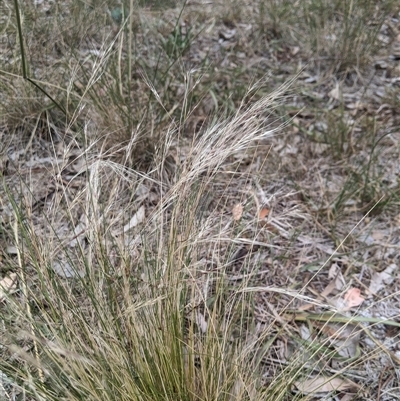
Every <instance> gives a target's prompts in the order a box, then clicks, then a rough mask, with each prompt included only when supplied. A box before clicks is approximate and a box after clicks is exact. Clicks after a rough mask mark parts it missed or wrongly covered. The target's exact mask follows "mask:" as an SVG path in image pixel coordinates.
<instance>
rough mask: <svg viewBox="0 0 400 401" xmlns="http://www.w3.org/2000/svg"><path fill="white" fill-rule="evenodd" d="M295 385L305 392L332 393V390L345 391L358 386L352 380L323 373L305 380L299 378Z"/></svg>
mask: <svg viewBox="0 0 400 401" xmlns="http://www.w3.org/2000/svg"><path fill="white" fill-rule="evenodd" d="M294 385H295V386H296V387H297V389H298V390H299V391H300V392H302V393H303V394H317V393H330V392H332V391H344V390H349V389H352V388H353V389H355V388H356V387H357V386H356V384H355V383H353V382H351V381H350V380H346V379H342V378H340V377H328V376H322V375H321V376H316V377H311V378H309V379H306V380H304V381H300V380H299V381H297V382H295V383H294Z"/></svg>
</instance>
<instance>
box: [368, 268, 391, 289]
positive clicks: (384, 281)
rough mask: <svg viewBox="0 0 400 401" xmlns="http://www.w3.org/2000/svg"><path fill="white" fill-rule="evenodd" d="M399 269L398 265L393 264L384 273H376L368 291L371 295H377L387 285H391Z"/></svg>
mask: <svg viewBox="0 0 400 401" xmlns="http://www.w3.org/2000/svg"><path fill="white" fill-rule="evenodd" d="M396 269H397V265H396V264H394V263H392V264H390V265H389V266H388V267H387V268H386V269H385V270H384V271H382V272H380V273H378V272H375V273H374V274H373V275H372V277H371V283H370V285H369V288H368V290H369V291H370V293H371V294H373V295H374V294H377V293H378V292H379V291H380V290H381V289H382V288H384V287H385V285H389V284H391V283H392V281H393V280H394V277H393V272H394V271H395V270H396Z"/></svg>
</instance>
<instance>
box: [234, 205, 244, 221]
mask: <svg viewBox="0 0 400 401" xmlns="http://www.w3.org/2000/svg"><path fill="white" fill-rule="evenodd" d="M242 214H243V205H242V204H241V203H238V204H236V205H235V206H234V207H233V208H232V217H233V220H235V221H238V220H240V219H241V217H242Z"/></svg>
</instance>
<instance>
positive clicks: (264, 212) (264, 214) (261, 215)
mask: <svg viewBox="0 0 400 401" xmlns="http://www.w3.org/2000/svg"><path fill="white" fill-rule="evenodd" d="M268 214H269V209H268V208H266V207H263V208H262V209H261V210H260V213H259V214H258V218H259V219H260V220H263V219H265V218H266V217H267V216H268Z"/></svg>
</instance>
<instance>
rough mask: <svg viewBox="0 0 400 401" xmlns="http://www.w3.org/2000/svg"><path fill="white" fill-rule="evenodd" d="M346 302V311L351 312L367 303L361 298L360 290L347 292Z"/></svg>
mask: <svg viewBox="0 0 400 401" xmlns="http://www.w3.org/2000/svg"><path fill="white" fill-rule="evenodd" d="M344 300H345V301H346V306H345V309H344V310H349V309H350V308H354V307H355V306H360V305H361V304H362V303H363V302H364V301H365V298H364V297H363V296H361V291H360V289H359V288H350V289H349V290H348V291H347V292H346V294H345V296H344Z"/></svg>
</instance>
